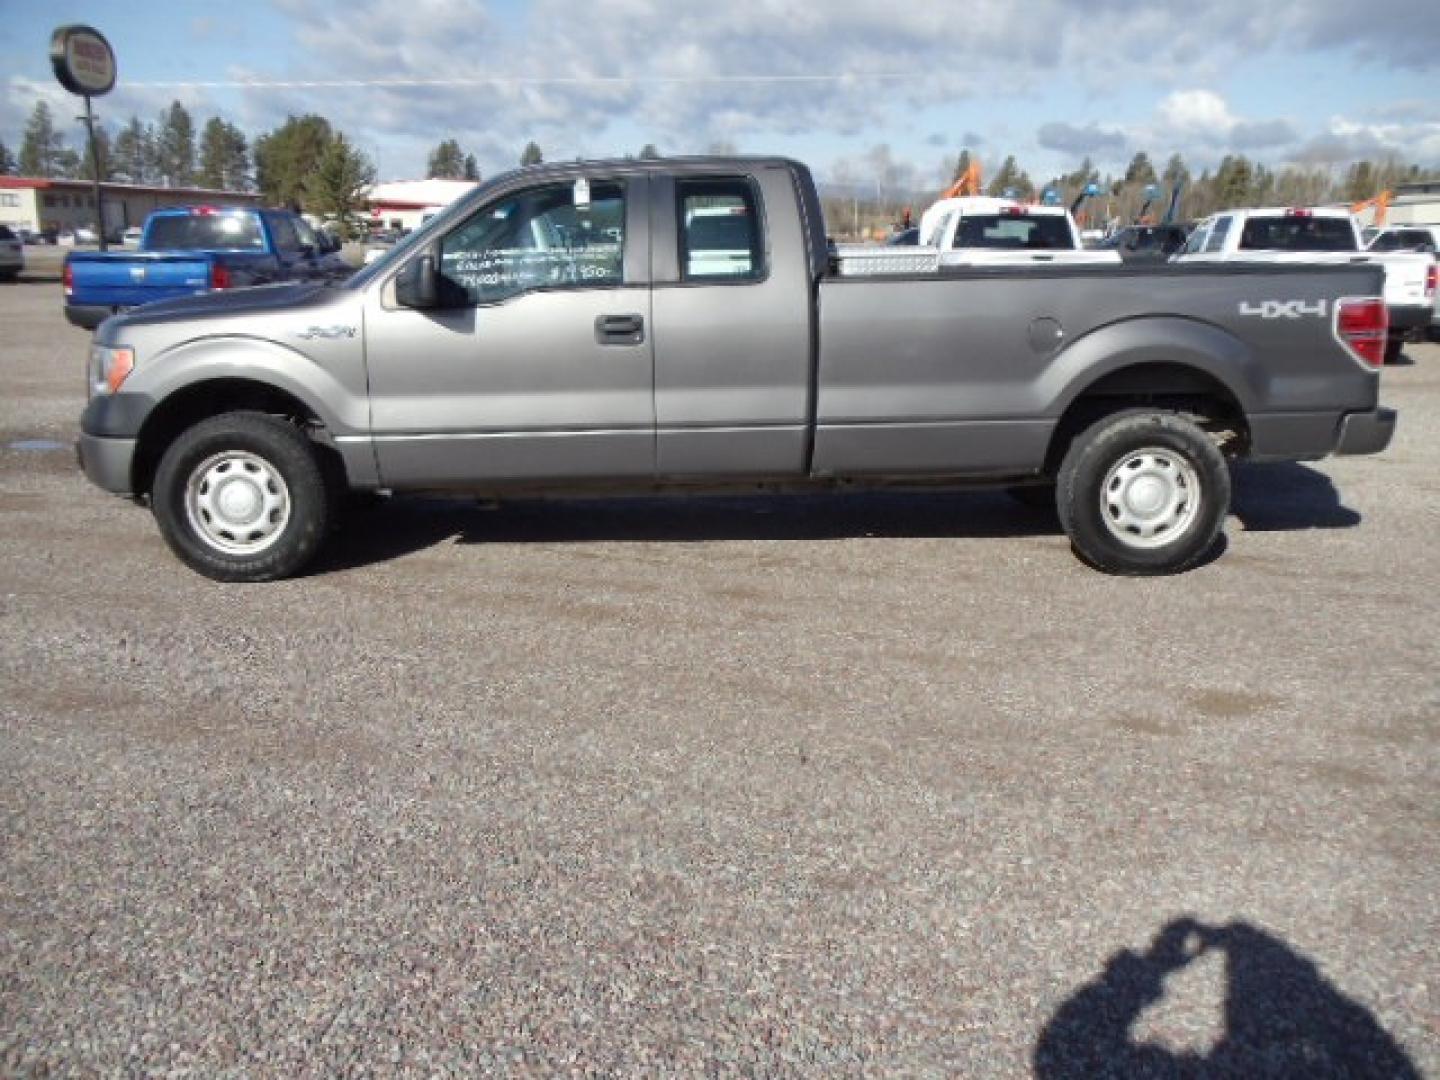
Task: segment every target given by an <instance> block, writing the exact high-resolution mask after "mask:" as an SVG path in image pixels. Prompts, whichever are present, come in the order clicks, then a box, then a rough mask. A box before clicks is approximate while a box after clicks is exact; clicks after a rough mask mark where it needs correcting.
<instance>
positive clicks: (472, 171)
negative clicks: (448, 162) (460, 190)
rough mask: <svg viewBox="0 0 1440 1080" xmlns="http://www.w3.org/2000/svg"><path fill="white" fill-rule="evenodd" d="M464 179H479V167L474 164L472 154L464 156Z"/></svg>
mask: <svg viewBox="0 0 1440 1080" xmlns="http://www.w3.org/2000/svg"><path fill="white" fill-rule="evenodd" d="M465 179H466V180H476V181H478V180H479V179H480V166H479V165H477V164H475V155H474V154H466V155H465Z"/></svg>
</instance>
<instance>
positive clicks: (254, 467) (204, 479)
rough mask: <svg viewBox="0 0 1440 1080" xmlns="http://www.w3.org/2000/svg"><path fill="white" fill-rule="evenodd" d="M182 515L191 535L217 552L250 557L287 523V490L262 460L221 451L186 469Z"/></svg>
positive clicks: (265, 545)
mask: <svg viewBox="0 0 1440 1080" xmlns="http://www.w3.org/2000/svg"><path fill="white" fill-rule="evenodd" d="M185 513H186V514H187V515H188V517H189V518H190V525H191V527H192V528H194V530H195V535H196V536H198V537H200V539H202V540H204V541H205V542H206V543H207V544H209V545H210V546H211V547H213V548H215V550H216V551H223V552H224V553H225V554H227V555H255V554H258V553H259V552H262V551H264V550H265V549H266V548H268V547H270V545H272V544H273V543H275V541H277V540H278V539H280V536H281V534H282V533H284V531H285V526H286V524H287V523H288V522H289V521H290V489H289V488H287V487H286V486H285V478H284V477H283V476H281V475H280V472H279V470H277V469H276V468H275V466H273V465H271V464H270V463H269V462H268V461H266V460H265V459H264V458H262V457H259V456H258V455H256V454H251V453H248V452H247V451H244V450H226V451H224V452H223V453H219V454H212V455H211V456H210V457H208V458H206V459H205V460H204V461H202V462H201V463H200V464H199V465H197V466H196V467H195V468H194V470H193V471H192V472H191V473H190V479H189V480H188V481H187V482H186V484H185Z"/></svg>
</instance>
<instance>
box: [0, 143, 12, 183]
mask: <svg viewBox="0 0 1440 1080" xmlns="http://www.w3.org/2000/svg"><path fill="white" fill-rule="evenodd" d="M14 172H15V158H14V157H13V156H11V154H10V148H9V147H8V146H6V145H5V144H4V143H3V142H0V176H10V175H12V174H13V173H14Z"/></svg>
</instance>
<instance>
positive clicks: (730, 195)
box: [675, 177, 766, 281]
mask: <svg viewBox="0 0 1440 1080" xmlns="http://www.w3.org/2000/svg"><path fill="white" fill-rule="evenodd" d="M675 196H676V198H675V202H676V207H677V209H678V211H679V214H680V222H679V229H678V232H679V237H680V277H681V280H682V281H759V280H761V279H763V278H764V277H765V275H766V266H765V244H764V235H763V231H762V228H761V223H760V201H759V198H758V197H757V195H756V193H755V186H754V184H753V183H752V182H751V181H750V180H748V179H746V178H744V177H723V178H708V177H707V178H705V179H703V180H698V179H697V180H683V179H682V180H677V181H676V183H675Z"/></svg>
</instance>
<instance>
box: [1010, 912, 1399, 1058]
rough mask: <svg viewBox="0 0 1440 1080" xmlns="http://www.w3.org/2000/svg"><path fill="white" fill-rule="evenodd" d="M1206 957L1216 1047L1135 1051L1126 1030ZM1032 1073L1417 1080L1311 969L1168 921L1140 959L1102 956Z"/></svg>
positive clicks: (1042, 1045) (1351, 1004)
mask: <svg viewBox="0 0 1440 1080" xmlns="http://www.w3.org/2000/svg"><path fill="white" fill-rule="evenodd" d="M1212 950H1214V951H1219V952H1221V953H1223V955H1224V960H1225V969H1226V991H1225V1008H1224V1014H1225V1031H1224V1035H1223V1036H1222V1037H1221V1039H1220V1041H1219V1042H1218V1043H1216V1044H1215V1045H1214V1047H1212V1048H1211V1050H1210V1051H1209V1052H1207V1053H1191V1052H1185V1051H1178V1052H1177V1051H1172V1050H1169V1049H1167V1048H1165V1047H1162V1046H1156V1045H1153V1044H1145V1043H1137V1042H1135V1041H1134V1040H1133V1038H1132V1035H1131V1030H1132V1028H1133V1027H1134V1025H1135V1022H1136V1021H1137V1020H1138V1019H1139V1017H1140V1014H1141V1013H1142V1012H1143V1011H1144V1010H1145V1009H1146V1008H1147V1007H1149V1006H1150V1005H1153V1004H1155V1003H1156V1002H1158V1001H1160V1000H1161V999H1162V998H1163V997H1164V995H1165V988H1164V983H1165V979H1166V977H1167V976H1169V975H1172V974H1175V973H1176V972H1178V971H1180V970H1181V969H1183V968H1184V967H1185V966H1186V965H1188V964H1190V963H1191V962H1192V961H1194V960H1195V959H1197V958H1198V957H1199V956H1201V955H1204V954H1205V953H1207V952H1210V951H1212ZM1034 1066H1035V1075H1036V1076H1037V1077H1040V1078H1041V1080H1072V1078H1074V1080H1079V1078H1081V1077H1083V1078H1085V1080H1097V1078H1102V1077H1110V1078H1116V1080H1121V1078H1125V1080H1128V1078H1132V1077H1133V1078H1141V1077H1145V1078H1151V1077H1154V1078H1162V1077H1166V1078H1168V1077H1175V1078H1182V1077H1183V1078H1186V1080H1211V1078H1220V1077H1227V1078H1228V1077H1235V1078H1241V1077H1245V1078H1250V1077H1253V1078H1257V1080H1258V1078H1273V1080H1280V1078H1284V1080H1302V1078H1303V1080H1328V1078H1333V1080H1341V1078H1345V1080H1370V1078H1374V1080H1381V1078H1384V1080H1420V1071H1419V1070H1418V1069H1417V1068H1416V1066H1415V1064H1414V1063H1413V1062H1412V1061H1411V1060H1410V1058H1409V1057H1408V1056H1407V1055H1406V1054H1405V1052H1404V1051H1403V1050H1402V1049H1401V1048H1400V1046H1399V1044H1398V1043H1397V1042H1396V1041H1395V1040H1394V1039H1393V1038H1392V1037H1391V1036H1390V1035H1389V1034H1388V1033H1387V1032H1386V1031H1385V1030H1384V1029H1383V1028H1382V1027H1381V1026H1380V1024H1379V1022H1378V1021H1377V1020H1376V1019H1375V1017H1374V1015H1373V1014H1372V1013H1371V1012H1370V1011H1369V1010H1368V1009H1366V1008H1365V1007H1364V1006H1363V1005H1360V1004H1359V1003H1358V1002H1355V1001H1352V1000H1351V999H1349V998H1347V997H1346V996H1345V995H1344V994H1342V993H1341V992H1340V991H1339V990H1338V989H1337V988H1336V987H1335V986H1334V985H1333V984H1332V983H1330V982H1329V981H1328V980H1327V979H1326V978H1325V977H1324V976H1323V975H1322V974H1321V973H1320V970H1319V969H1318V968H1317V967H1316V966H1315V964H1314V963H1313V962H1312V961H1310V960H1308V959H1306V958H1305V957H1304V956H1302V955H1301V954H1300V953H1297V952H1296V951H1295V950H1293V949H1291V948H1290V947H1289V946H1288V945H1286V944H1285V942H1283V941H1281V940H1280V939H1279V938H1277V937H1275V936H1274V935H1272V934H1267V933H1266V932H1265V931H1263V930H1259V929H1257V928H1256V927H1254V926H1250V925H1249V924H1247V923H1231V924H1230V925H1228V926H1221V927H1211V926H1205V925H1202V924H1201V923H1199V922H1197V921H1195V920H1194V919H1190V918H1181V919H1177V920H1175V921H1174V922H1171V923H1170V924H1169V925H1168V926H1166V927H1165V928H1164V929H1163V930H1161V931H1160V933H1159V934H1158V935H1157V936H1156V938H1155V941H1154V942H1153V943H1152V945H1151V947H1150V949H1149V951H1148V952H1146V953H1144V954H1143V955H1141V954H1136V953H1134V952H1131V951H1130V950H1128V949H1127V950H1124V951H1122V952H1120V953H1117V954H1116V955H1115V956H1113V957H1111V958H1110V960H1109V961H1108V962H1107V963H1106V965H1105V970H1104V972H1103V973H1102V974H1101V976H1100V977H1099V978H1098V979H1096V980H1095V981H1094V982H1092V983H1089V984H1088V985H1086V986H1084V987H1082V988H1081V989H1080V990H1078V991H1076V993H1075V994H1074V995H1073V996H1071V997H1070V998H1069V1000H1067V1001H1066V1002H1065V1003H1064V1004H1063V1005H1061V1006H1060V1008H1059V1009H1058V1010H1057V1011H1056V1012H1055V1015H1054V1016H1053V1017H1051V1019H1050V1022H1049V1023H1047V1024H1046V1025H1045V1028H1044V1030H1043V1031H1042V1032H1041V1034H1040V1038H1039V1041H1038V1042H1037V1044H1036V1047H1035V1056H1034Z"/></svg>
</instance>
